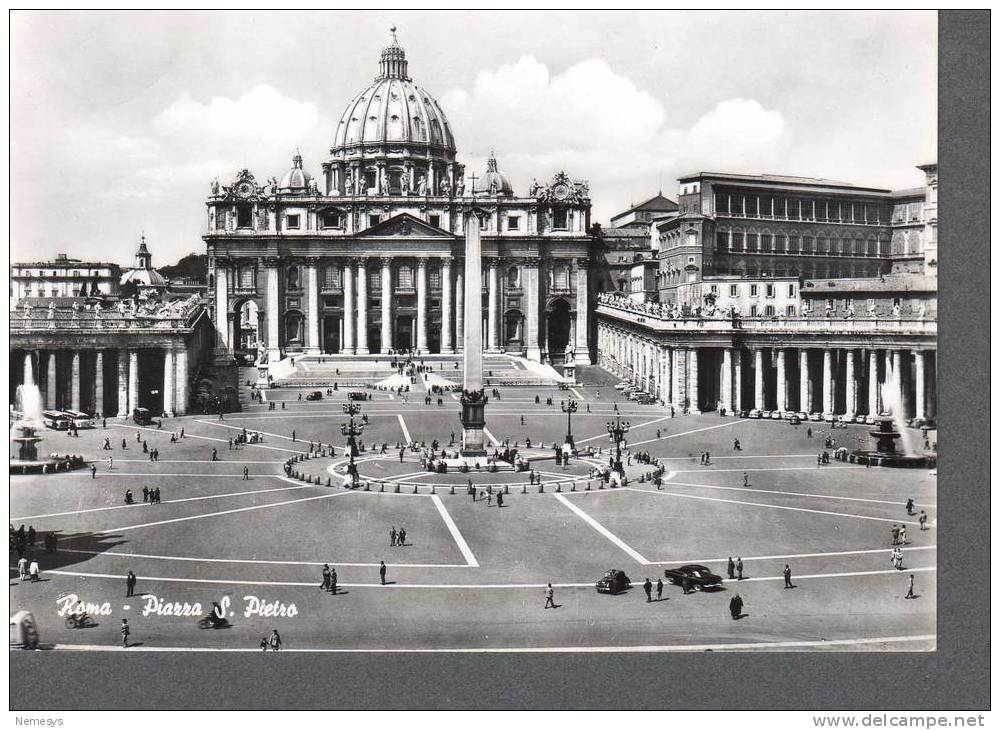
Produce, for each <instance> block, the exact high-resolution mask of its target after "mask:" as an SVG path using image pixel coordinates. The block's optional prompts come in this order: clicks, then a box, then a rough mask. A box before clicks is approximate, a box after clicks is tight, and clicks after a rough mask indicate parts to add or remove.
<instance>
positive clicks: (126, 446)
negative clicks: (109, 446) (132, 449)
mask: <svg viewBox="0 0 1000 730" xmlns="http://www.w3.org/2000/svg"><path fill="white" fill-rule="evenodd" d="M127 449H128V443H127V442H126V441H125V439H124V438H123V439H122V451H126V450H127Z"/></svg>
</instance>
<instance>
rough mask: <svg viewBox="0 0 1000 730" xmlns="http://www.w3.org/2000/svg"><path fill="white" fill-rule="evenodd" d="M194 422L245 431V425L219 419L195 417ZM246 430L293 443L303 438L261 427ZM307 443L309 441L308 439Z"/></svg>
mask: <svg viewBox="0 0 1000 730" xmlns="http://www.w3.org/2000/svg"><path fill="white" fill-rule="evenodd" d="M194 422H195V423H204V424H205V425H206V426H215V427H217V428H229V429H232V430H233V431H239V432H241V433H242V432H243V428H244V427H243V426H230V425H229V424H228V423H219V422H218V421H205V420H202V419H200V418H196V419H194ZM246 430H247V431H256V432H257V433H262V434H264V435H265V436H270V437H271V438H276V439H284V440H285V441H291V442H293V443H299V442H300V441H302V440H303V439H293V438H292V437H291V436H283V435H282V434H280V433H271V432H270V431H261V430H260V429H259V428H248V429H246ZM306 443H309V440H308V439H306ZM246 445H247V446H257V445H258V444H246Z"/></svg>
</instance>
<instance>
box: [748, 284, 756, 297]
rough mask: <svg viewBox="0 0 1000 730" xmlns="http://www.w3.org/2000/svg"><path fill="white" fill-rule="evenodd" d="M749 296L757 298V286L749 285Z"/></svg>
mask: <svg viewBox="0 0 1000 730" xmlns="http://www.w3.org/2000/svg"><path fill="white" fill-rule="evenodd" d="M750 296H752V297H755V296H757V285H756V284H751V285H750Z"/></svg>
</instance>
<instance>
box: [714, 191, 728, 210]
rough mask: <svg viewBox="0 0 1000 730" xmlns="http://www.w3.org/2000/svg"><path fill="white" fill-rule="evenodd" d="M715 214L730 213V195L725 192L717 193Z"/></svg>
mask: <svg viewBox="0 0 1000 730" xmlns="http://www.w3.org/2000/svg"><path fill="white" fill-rule="evenodd" d="M715 214H716V215H729V196H728V195H726V194H725V193H716V194H715Z"/></svg>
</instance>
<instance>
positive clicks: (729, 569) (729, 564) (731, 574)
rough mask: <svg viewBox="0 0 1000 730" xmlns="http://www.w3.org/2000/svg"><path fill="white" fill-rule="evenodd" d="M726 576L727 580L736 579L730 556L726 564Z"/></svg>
mask: <svg viewBox="0 0 1000 730" xmlns="http://www.w3.org/2000/svg"><path fill="white" fill-rule="evenodd" d="M726 574H727V575H728V576H729V580H733V579H734V578H736V563H734V562H733V558H732V556H730V557H729V560H728V561H727V562H726Z"/></svg>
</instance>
